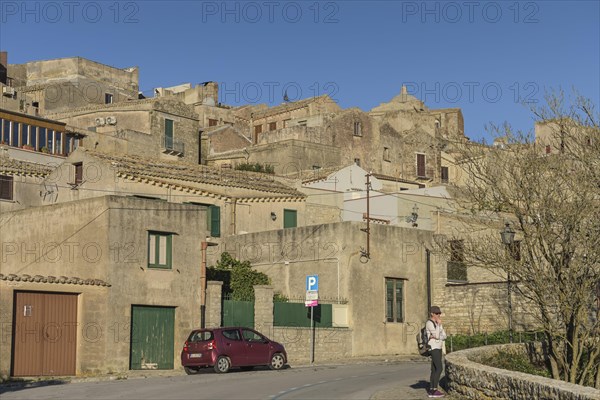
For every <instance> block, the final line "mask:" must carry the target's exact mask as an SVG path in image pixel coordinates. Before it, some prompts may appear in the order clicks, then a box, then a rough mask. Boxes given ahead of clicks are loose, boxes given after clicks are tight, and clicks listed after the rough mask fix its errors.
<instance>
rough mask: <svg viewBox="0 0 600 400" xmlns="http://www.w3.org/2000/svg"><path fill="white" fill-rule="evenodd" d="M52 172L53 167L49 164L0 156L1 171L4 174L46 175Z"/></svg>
mask: <svg viewBox="0 0 600 400" xmlns="http://www.w3.org/2000/svg"><path fill="white" fill-rule="evenodd" d="M51 172H52V168H51V167H49V166H47V165H43V164H37V163H33V162H28V161H21V160H15V159H13V158H10V157H4V156H3V157H0V173H2V174H6V175H21V176H37V177H46V176H48V175H50V173H51Z"/></svg>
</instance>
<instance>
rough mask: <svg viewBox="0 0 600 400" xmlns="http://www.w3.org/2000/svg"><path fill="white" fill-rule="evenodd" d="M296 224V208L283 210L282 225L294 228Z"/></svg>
mask: <svg viewBox="0 0 600 400" xmlns="http://www.w3.org/2000/svg"><path fill="white" fill-rule="evenodd" d="M297 226H298V213H297V211H296V210H287V209H285V210H283V227H284V228H295V227H297Z"/></svg>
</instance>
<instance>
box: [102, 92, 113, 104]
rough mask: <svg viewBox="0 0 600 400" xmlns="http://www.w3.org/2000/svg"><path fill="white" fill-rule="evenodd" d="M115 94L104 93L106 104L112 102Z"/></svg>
mask: <svg viewBox="0 0 600 400" xmlns="http://www.w3.org/2000/svg"><path fill="white" fill-rule="evenodd" d="M112 102H113V95H112V94H110V93H104V104H112Z"/></svg>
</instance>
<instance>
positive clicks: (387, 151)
mask: <svg viewBox="0 0 600 400" xmlns="http://www.w3.org/2000/svg"><path fill="white" fill-rule="evenodd" d="M383 161H390V148H389V147H384V148H383Z"/></svg>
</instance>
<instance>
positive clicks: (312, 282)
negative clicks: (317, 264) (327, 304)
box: [306, 275, 319, 291]
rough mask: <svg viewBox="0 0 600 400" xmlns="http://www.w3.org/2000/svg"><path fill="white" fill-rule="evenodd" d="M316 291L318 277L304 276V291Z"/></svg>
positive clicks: (317, 288)
mask: <svg viewBox="0 0 600 400" xmlns="http://www.w3.org/2000/svg"><path fill="white" fill-rule="evenodd" d="M309 290H310V291H317V290H319V275H307V276H306V291H309Z"/></svg>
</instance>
